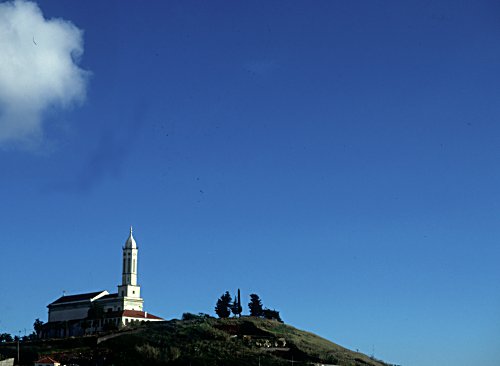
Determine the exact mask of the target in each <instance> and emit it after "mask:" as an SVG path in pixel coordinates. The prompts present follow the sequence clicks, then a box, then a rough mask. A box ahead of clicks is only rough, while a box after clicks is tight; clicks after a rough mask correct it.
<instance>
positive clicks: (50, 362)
mask: <svg viewBox="0 0 500 366" xmlns="http://www.w3.org/2000/svg"><path fill="white" fill-rule="evenodd" d="M35 366H61V363H60V362H57V361H56V360H54V359H52V358H50V357H42V358H41V359H39V360H38V361H35Z"/></svg>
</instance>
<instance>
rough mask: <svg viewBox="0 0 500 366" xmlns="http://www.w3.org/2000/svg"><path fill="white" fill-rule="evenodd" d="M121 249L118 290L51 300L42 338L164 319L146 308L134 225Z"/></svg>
mask: <svg viewBox="0 0 500 366" xmlns="http://www.w3.org/2000/svg"><path fill="white" fill-rule="evenodd" d="M122 250H123V257H122V259H123V266H122V283H121V285H118V291H117V292H116V293H109V292H108V291H104V290H103V291H96V292H90V293H85V294H77V295H68V296H66V295H63V296H62V297H60V298H59V299H57V300H55V301H54V302H52V303H50V304H49V305H47V307H48V308H49V319H48V322H47V323H46V324H44V326H43V330H42V334H41V336H42V337H43V338H52V337H68V336H79V335H85V334H93V333H96V332H100V331H109V330H114V329H120V328H123V327H125V326H127V325H130V324H136V323H138V322H145V321H161V320H163V319H162V318H160V317H158V316H155V315H153V314H150V313H148V312H147V311H144V299H143V298H142V297H141V287H140V286H139V285H138V284H137V261H138V253H139V248H138V247H137V243H136V241H135V239H134V236H133V234H132V227H130V234H129V236H128V239H127V240H126V242H125V245H124V246H123V248H122Z"/></svg>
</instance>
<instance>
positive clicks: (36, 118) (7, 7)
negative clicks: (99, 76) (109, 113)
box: [0, 0, 88, 146]
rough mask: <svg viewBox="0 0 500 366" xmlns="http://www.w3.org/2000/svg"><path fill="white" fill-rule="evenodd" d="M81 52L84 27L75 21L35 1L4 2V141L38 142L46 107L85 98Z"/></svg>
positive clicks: (0, 100)
mask: <svg viewBox="0 0 500 366" xmlns="http://www.w3.org/2000/svg"><path fill="white" fill-rule="evenodd" d="M82 53H83V37H82V31H81V30H80V29H78V28H77V27H76V26H75V25H73V24H72V23H71V22H68V21H65V20H62V19H45V18H44V17H43V14H42V12H41V10H40V8H39V7H38V5H37V4H35V3H32V2H27V1H20V0H19V1H13V2H4V3H0V145H5V144H7V143H14V144H17V145H19V144H22V145H24V146H26V145H28V146H33V145H36V144H37V143H39V142H40V140H41V138H42V137H43V129H42V127H43V126H42V125H43V115H44V111H46V110H47V109H48V108H50V107H62V108H67V107H69V106H71V105H73V104H74V103H79V102H81V101H83V99H84V98H85V93H86V81H87V76H88V72H87V71H85V70H82V69H81V68H80V67H78V65H77V62H78V59H79V57H80V56H81V55H82Z"/></svg>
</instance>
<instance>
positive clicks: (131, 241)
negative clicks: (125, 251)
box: [125, 226, 137, 249]
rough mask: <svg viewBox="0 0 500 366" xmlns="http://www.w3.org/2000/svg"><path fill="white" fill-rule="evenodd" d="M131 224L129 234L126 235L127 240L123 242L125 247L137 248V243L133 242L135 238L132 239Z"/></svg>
mask: <svg viewBox="0 0 500 366" xmlns="http://www.w3.org/2000/svg"><path fill="white" fill-rule="evenodd" d="M132 231H133V230H132V226H130V234H129V236H128V239H127V241H126V242H125V248H132V249H136V248H137V244H136V242H135V239H134V236H133V235H132Z"/></svg>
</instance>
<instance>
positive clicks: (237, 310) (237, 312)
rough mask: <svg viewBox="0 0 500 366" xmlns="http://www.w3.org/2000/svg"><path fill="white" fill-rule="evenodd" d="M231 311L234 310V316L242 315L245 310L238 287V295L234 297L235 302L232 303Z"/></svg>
mask: <svg viewBox="0 0 500 366" xmlns="http://www.w3.org/2000/svg"><path fill="white" fill-rule="evenodd" d="M231 311H232V312H233V314H234V316H240V317H241V312H242V311H243V308H242V307H241V297H240V289H238V295H237V296H236V297H235V298H234V302H233V304H232V305H231Z"/></svg>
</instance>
